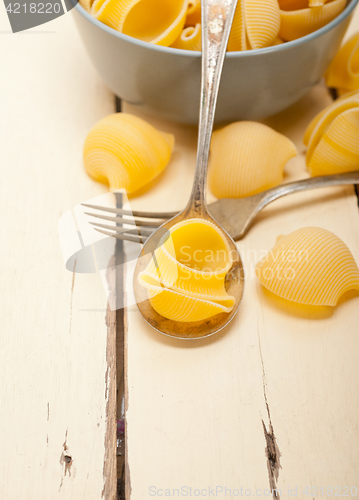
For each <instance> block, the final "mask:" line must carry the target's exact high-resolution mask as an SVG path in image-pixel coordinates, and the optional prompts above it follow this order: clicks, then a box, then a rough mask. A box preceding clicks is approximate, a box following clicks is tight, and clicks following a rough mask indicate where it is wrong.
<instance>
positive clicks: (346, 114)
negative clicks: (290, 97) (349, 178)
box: [304, 92, 359, 176]
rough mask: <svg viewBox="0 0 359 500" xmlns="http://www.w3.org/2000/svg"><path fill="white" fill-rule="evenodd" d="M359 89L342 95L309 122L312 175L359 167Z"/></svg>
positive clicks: (341, 171) (305, 139)
mask: <svg viewBox="0 0 359 500" xmlns="http://www.w3.org/2000/svg"><path fill="white" fill-rule="evenodd" d="M358 137H359V92H351V93H349V94H347V95H344V96H342V97H341V98H339V99H338V100H337V101H335V102H334V103H332V104H331V105H330V106H328V108H326V109H324V110H323V111H322V112H321V113H319V115H317V116H316V117H315V118H314V119H313V120H312V122H311V123H310V124H309V126H308V128H307V130H306V133H305V136H304V142H305V144H307V145H308V150H307V158H306V160H307V166H308V170H309V172H310V173H311V175H312V176H318V175H328V174H337V173H343V172H349V171H352V170H358V168H359V140H358Z"/></svg>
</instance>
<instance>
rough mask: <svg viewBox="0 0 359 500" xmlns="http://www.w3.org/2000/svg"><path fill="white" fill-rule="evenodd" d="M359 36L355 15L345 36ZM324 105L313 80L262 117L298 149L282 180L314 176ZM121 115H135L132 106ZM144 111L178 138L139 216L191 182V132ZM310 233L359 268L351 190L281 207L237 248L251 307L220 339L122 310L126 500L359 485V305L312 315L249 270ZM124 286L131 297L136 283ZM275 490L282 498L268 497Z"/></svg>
mask: <svg viewBox="0 0 359 500" xmlns="http://www.w3.org/2000/svg"><path fill="white" fill-rule="evenodd" d="M358 27H359V11H358V10H357V11H356V17H355V19H354V21H353V23H352V25H351V30H352V31H353V30H356V29H358ZM330 100H331V98H330V95H329V93H328V91H327V90H326V89H325V87H324V85H319V86H317V87H316V88H314V89H313V90H312V91H311V92H310V93H309V94H308V95H307V96H306V97H305V98H304V99H302V100H301V101H300V102H299V103H297V104H296V105H295V106H293V107H292V108H291V109H290V110H288V111H286V112H284V113H281V114H280V115H277V116H276V117H273V118H271V119H268V120H266V123H267V124H269V125H271V126H272V127H273V128H275V129H276V130H278V131H280V132H283V133H285V134H286V135H287V136H288V137H290V138H291V139H292V140H293V141H294V142H295V143H296V145H297V147H298V150H299V152H300V155H299V156H298V157H297V158H295V159H293V160H291V161H290V163H289V164H288V166H287V168H286V178H285V180H286V181H291V180H294V179H297V178H303V177H306V176H307V175H308V174H307V172H306V168H305V157H304V153H305V150H304V146H303V144H302V137H303V133H304V129H305V126H306V125H307V124H308V123H309V120H310V119H311V118H312V117H313V116H314V115H315V114H316V113H317V112H318V111H319V110H320V109H322V108H324V107H325V106H326V105H328V104H329V102H330ZM125 110H126V111H128V112H133V113H136V114H138V111H137V110H136V108H134V107H131V106H129V105H126V106H125ZM141 116H143V117H144V118H146V119H148V120H149V121H150V122H151V123H152V124H154V125H155V126H157V127H158V128H160V129H161V130H164V131H166V132H173V133H174V134H175V136H176V149H175V152H174V156H173V159H172V160H171V163H170V165H169V167H168V169H167V171H166V172H165V173H164V174H163V175H162V176H161V178H160V179H158V181H157V182H156V183H155V185H154V186H152V189H151V190H149V191H148V192H146V193H144V194H143V195H141V196H140V197H138V198H135V199H132V200H131V208H132V209H149V208H150V209H151V210H172V209H180V208H182V207H183V206H184V204H185V202H186V200H187V198H188V196H189V192H190V186H191V182H192V178H193V171H194V163H195V141H196V130H195V129H191V128H189V127H181V126H179V125H176V124H174V123H169V122H164V121H161V120H159V119H157V118H154V117H150V116H146V115H143V114H141ZM309 225H311V226H319V227H323V228H326V229H329V230H331V231H333V232H334V233H336V234H337V235H338V236H339V237H341V238H342V239H343V240H344V241H345V242H346V243H347V245H348V246H349V248H350V249H351V251H352V252H353V254H354V256H355V258H356V261H357V262H359V218H358V205H357V198H356V196H355V193H354V189H353V188H352V187H337V188H328V189H323V190H316V191H312V192H308V193H300V194H296V195H293V196H292V197H287V198H286V199H285V198H284V199H281V200H278V201H277V202H276V203H275V204H273V205H272V206H269V207H268V208H267V209H265V211H264V212H263V213H262V214H261V215H260V217H258V220H257V222H256V224H255V226H254V227H253V228H252V229H251V231H250V232H249V234H248V235H247V236H246V238H245V239H244V240H242V241H241V242H239V244H238V248H239V250H240V252H241V255H242V258H243V261H244V265H245V268H246V270H247V278H246V284H245V294H244V299H243V302H242V305H241V308H240V310H239V313H238V315H237V316H236V318H235V320H234V321H233V323H231V324H230V325H229V326H228V327H227V328H226V329H225V330H224V331H223V332H220V333H219V334H218V335H217V336H215V337H212V338H209V339H204V340H202V341H190V342H188V341H187V342H186V341H179V340H175V339H171V338H168V337H165V336H162V335H160V334H159V333H157V332H155V331H154V330H152V329H151V328H150V327H149V326H148V325H147V324H145V322H144V321H143V319H142V317H141V315H140V313H139V312H138V310H137V308H136V306H131V307H129V308H128V310H127V317H128V325H127V328H128V330H127V357H128V362H127V386H128V400H127V403H128V410H127V447H128V466H129V470H128V475H129V477H130V487H129V488H128V490H127V498H130V499H131V500H142V499H143V498H148V497H149V496H160V495H161V493H162V495H163V496H165V495H166V493H167V496H170V497H176V496H177V495H178V496H184V494H185V493H187V496H190V494H192V496H195V495H198V496H201V497H202V496H211V495H212V496H215V493H217V497H219V498H224V497H225V494H226V495H227V498H236V496H267V497H268V496H270V497H272V496H273V498H276V497H282V498H286V497H288V496H291V495H290V494H292V496H297V497H298V498H301V499H304V498H314V497H316V496H320V497H321V498H330V497H331V496H332V495H331V489H330V488H331V487H339V488H341V490H340V492H341V493H340V494H341V495H343V492H344V490H343V487H344V486H349V487H352V486H353V487H356V488H358V490H359V485H358V474H357V471H358V465H359V452H358V447H357V446H356V445H355V443H357V441H358V436H359V428H358V419H357V415H358V411H359V402H358V398H357V397H356V394H357V393H358V390H359V374H358V369H357V352H358V349H359V336H358V333H359V332H358V324H359V308H358V296H353V297H352V298H351V299H350V300H349V299H348V300H347V301H342V303H341V304H340V305H339V306H338V307H337V308H335V309H334V310H332V309H330V308H324V309H323V310H322V311H321V312H320V313H319V312H317V313H315V312H311V313H310V314H308V313H307V314H304V312H303V311H302V310H301V309H300V308H299V307H294V306H293V307H289V306H287V307H286V308H285V307H283V306H282V305H280V304H279V303H278V301H276V300H275V298H274V297H273V296H269V294H266V293H265V292H264V290H263V289H262V287H261V286H260V284H259V283H258V281H257V280H256V278H255V277H254V272H253V270H254V265H255V263H256V262H257V261H258V260H259V258H260V257H261V256H262V255H263V252H264V251H265V250H268V249H270V248H271V247H272V246H273V245H274V242H275V239H276V237H277V236H278V235H279V234H287V233H289V232H291V231H293V230H295V229H297V228H299V227H303V226H309ZM127 287H128V291H129V293H130V290H131V287H132V283H131V276H129V275H128V276H127ZM216 487H218V489H217V490H216ZM307 487H308V490H306V488H307ZM315 487H316V488H317V490H316V491H315V490H314V488H315ZM320 487H323V491H322V492H321V490H319V488H320ZM181 488H183V489H182V491H181ZM189 488H192V491H190V490H189ZM208 488H209V489H208ZM221 488H222V489H221ZM225 488H227V491H225ZM241 488H242V489H241ZM275 488H279V489H280V490H281V492H280V493H279V492H278V494H277V493H276V492H272V491H270V490H273V489H275ZM288 488H289V490H288ZM311 488H313V490H312V489H311ZM195 489H198V490H201V491H200V492H198V491H197V492H195ZM160 490H161V491H160ZM166 490H167V491H166ZM202 490H203V491H202ZM229 490H231V493H230V492H229ZM334 491H337V492H338V490H334ZM353 492H354V493H355V490H353ZM307 493H308V494H309V496H307ZM353 497H354V498H359V494H358V493H355V494H352V498H353Z"/></svg>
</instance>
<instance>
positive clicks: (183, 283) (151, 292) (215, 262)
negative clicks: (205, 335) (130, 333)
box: [138, 219, 234, 321]
mask: <svg viewBox="0 0 359 500" xmlns="http://www.w3.org/2000/svg"><path fill="white" fill-rule="evenodd" d="M231 265H232V259H231V253H230V249H229V247H228V244H227V242H226V240H225V239H224V236H223V235H222V233H221V232H220V231H219V230H218V228H217V227H216V226H215V225H214V224H212V223H210V222H208V221H205V220H203V219H190V220H187V221H183V222H180V223H178V224H176V225H175V226H173V227H172V228H171V230H170V235H169V237H168V235H165V236H164V237H163V238H162V240H161V241H160V243H159V246H158V248H157V249H156V251H155V254H154V256H153V258H152V259H151V260H150V262H149V263H148V265H147V267H146V269H145V270H144V271H143V272H141V273H140V275H139V278H138V279H139V283H140V284H141V285H142V286H144V287H145V288H146V289H147V291H148V296H149V300H150V303H151V305H152V307H153V308H154V309H155V310H156V311H157V312H158V313H159V314H161V316H164V317H166V318H168V319H172V320H174V321H200V320H202V319H206V318H209V317H211V316H213V315H215V314H219V313H221V312H229V311H231V309H232V308H233V305H234V298H233V297H232V296H230V295H228V293H227V292H226V289H225V284H224V280H225V276H226V273H227V271H228V269H229V268H230V267H231Z"/></svg>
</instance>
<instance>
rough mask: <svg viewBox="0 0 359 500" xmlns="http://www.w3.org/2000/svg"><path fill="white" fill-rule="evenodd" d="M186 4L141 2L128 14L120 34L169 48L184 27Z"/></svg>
mask: <svg viewBox="0 0 359 500" xmlns="http://www.w3.org/2000/svg"><path fill="white" fill-rule="evenodd" d="M187 3H188V0H166V2H163V0H141V1H140V2H138V3H136V5H135V6H134V7H133V8H132V9H131V10H130V12H129V13H128V15H127V17H126V19H125V22H124V24H123V29H122V33H124V34H125V35H129V36H132V37H134V38H138V39H140V40H144V41H145V42H151V43H154V44H157V45H164V46H169V45H171V44H172V43H173V42H174V41H175V40H176V39H177V38H178V37H179V36H180V33H181V31H182V29H183V27H184V23H185V20H186V15H187Z"/></svg>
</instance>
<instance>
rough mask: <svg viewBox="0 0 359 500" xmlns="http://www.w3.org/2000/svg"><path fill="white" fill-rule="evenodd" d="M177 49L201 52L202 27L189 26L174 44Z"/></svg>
mask: <svg viewBox="0 0 359 500" xmlns="http://www.w3.org/2000/svg"><path fill="white" fill-rule="evenodd" d="M172 47H174V48H175V49H184V50H201V48H202V43H201V25H200V24H196V26H194V27H193V26H189V27H188V28H185V29H184V30H183V31H182V33H181V34H180V36H179V37H178V38H177V40H175V42H174V43H173V44H172Z"/></svg>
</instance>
